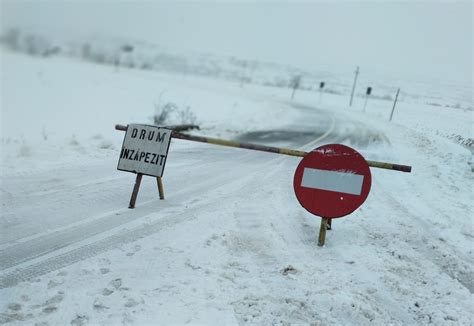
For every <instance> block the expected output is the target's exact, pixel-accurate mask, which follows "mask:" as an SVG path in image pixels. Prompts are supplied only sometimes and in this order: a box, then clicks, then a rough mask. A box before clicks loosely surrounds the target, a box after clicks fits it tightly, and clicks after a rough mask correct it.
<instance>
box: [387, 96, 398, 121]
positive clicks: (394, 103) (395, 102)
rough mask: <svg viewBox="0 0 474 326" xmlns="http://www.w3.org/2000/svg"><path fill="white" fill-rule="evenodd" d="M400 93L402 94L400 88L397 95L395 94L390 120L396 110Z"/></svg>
mask: <svg viewBox="0 0 474 326" xmlns="http://www.w3.org/2000/svg"><path fill="white" fill-rule="evenodd" d="M398 94H400V88H399V89H398V90H397V95H395V101H393V107H392V112H391V113H390V119H389V120H388V121H392V117H393V111H395V105H397V100H398Z"/></svg>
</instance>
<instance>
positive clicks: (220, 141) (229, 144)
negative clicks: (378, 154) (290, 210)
mask: <svg viewBox="0 0 474 326" xmlns="http://www.w3.org/2000/svg"><path fill="white" fill-rule="evenodd" d="M115 129H117V130H122V131H126V130H127V126H124V125H115ZM171 137H173V138H177V139H183V140H190V141H196V142H200V143H208V144H214V145H221V146H227V147H237V148H245V149H251V150H254V151H261V152H268V153H275V154H283V155H290V156H298V157H304V156H306V155H307V154H308V153H307V152H304V151H299V150H294V149H288V148H279V147H271V146H262V145H256V144H248V143H239V142H235V141H230V140H224V139H217V138H210V137H202V136H192V135H185V134H182V133H179V132H176V131H172V133H171ZM367 164H368V165H369V166H370V167H373V168H379V169H387V170H395V171H401V172H411V166H408V165H401V164H392V163H385V162H376V161H367Z"/></svg>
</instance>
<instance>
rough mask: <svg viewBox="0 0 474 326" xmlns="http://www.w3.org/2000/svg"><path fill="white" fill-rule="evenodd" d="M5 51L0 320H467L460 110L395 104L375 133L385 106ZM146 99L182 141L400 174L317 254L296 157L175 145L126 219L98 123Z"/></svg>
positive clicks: (128, 119)
mask: <svg viewBox="0 0 474 326" xmlns="http://www.w3.org/2000/svg"><path fill="white" fill-rule="evenodd" d="M1 51H2V52H0V54H1V73H0V75H1V77H0V78H1V119H2V124H1V128H2V129H1V130H2V133H1V147H0V148H1V157H2V161H1V179H0V180H1V184H0V189H1V196H2V197H1V204H2V212H1V218H0V223H1V238H0V264H1V271H0V323H2V324H8V325H34V324H36V325H69V324H71V325H86V324H92V325H94V324H109V325H120V324H127V325H128V324H132V325H143V324H188V323H189V324H215V325H222V324H264V325H268V324H293V323H296V324H301V323H303V324H314V325H331V324H340V325H368V324H374V325H389V324H390V325H412V324H429V323H433V324H435V325H472V323H473V313H474V312H473V305H472V299H473V298H472V292H473V291H474V281H473V267H474V256H473V239H474V230H473V214H472V212H473V203H474V198H473V197H474V196H473V188H472V185H473V181H474V172H473V167H472V160H473V154H472V144H471V147H469V145H466V140H469V139H471V140H472V138H473V137H474V135H473V133H474V131H473V116H472V113H473V111H472V96H471V103H470V109H469V108H467V107H466V104H465V103H466V102H462V101H465V97H464V98H463V99H462V100H459V101H460V102H462V103H463V105H462V107H461V108H454V107H446V106H434V105H427V104H423V103H426V102H429V101H430V99H426V100H423V101H420V103H414V102H410V101H407V102H405V101H403V99H402V101H401V102H399V103H398V105H397V109H396V112H395V114H394V118H393V121H392V122H388V117H389V115H390V110H391V106H392V102H390V101H386V100H381V99H375V98H373V99H369V102H368V105H367V108H366V110H365V112H364V110H363V102H364V99H363V98H359V97H357V98H356V99H355V102H354V105H353V106H352V107H348V105H347V104H348V101H349V97H348V95H347V94H343V95H337V94H329V93H324V94H323V95H322V98H321V99H320V97H319V94H318V93H317V92H314V91H297V92H296V96H295V98H294V100H292V101H291V100H290V95H291V90H290V89H288V88H278V87H264V86H262V85H253V84H246V85H244V87H240V85H239V83H238V82H231V81H223V80H216V79H210V78H205V77H196V76H192V75H186V74H172V73H158V72H147V71H140V70H132V69H126V68H123V67H120V68H118V69H117V68H114V67H113V66H103V65H98V64H93V63H85V62H81V61H78V60H73V59H71V58H69V59H68V58H56V57H55V58H50V59H44V58H34V57H29V56H26V55H23V54H14V53H11V52H9V51H7V50H5V49H2V50H1ZM412 85H415V84H412ZM424 87H426V85H425V86H424ZM468 88H469V89H471V90H472V85H468ZM405 91H407V92H410V93H413V94H417V92H418V90H417V89H411V90H405ZM457 91H458V89H457V88H456V87H454V86H453V88H452V94H454V95H453V96H455V94H457ZM433 92H434V93H435V94H437V93H436V88H435V87H433ZM444 92H446V89H445V90H444ZM463 94H465V93H463ZM162 103H174V104H175V105H176V107H177V108H179V110H181V111H180V112H185V110H186V109H187V108H189V111H188V112H192V113H193V115H194V118H195V119H194V120H195V122H197V123H198V124H199V125H200V126H201V130H199V131H193V132H192V133H194V134H200V135H208V136H214V137H224V138H227V139H238V140H239V139H240V140H246V141H255V142H260V143H265V144H268V145H273V146H285V147H289V148H294V149H304V150H311V149H312V148H315V147H317V146H319V145H322V144H328V143H342V144H346V145H349V146H352V147H354V148H355V149H356V150H358V151H359V152H360V153H362V154H363V155H364V156H365V158H366V159H367V160H374V161H383V162H391V163H399V164H406V165H411V166H412V167H413V171H412V173H410V174H408V173H401V172H395V171H388V170H381V169H371V171H372V190H371V193H370V194H369V197H368V199H367V201H366V202H365V203H364V205H363V206H362V207H361V208H359V209H358V210H357V211H355V212H354V213H353V214H351V215H350V216H348V217H345V218H341V219H337V220H334V221H333V230H331V231H328V234H327V239H326V246H325V247H323V248H321V247H318V246H317V241H316V240H317V235H318V232H319V224H320V219H319V218H317V217H315V216H312V215H310V214H309V213H308V212H307V211H306V210H304V209H303V208H302V207H301V206H299V204H298V202H297V200H296V198H295V195H294V193H293V187H292V180H293V173H294V170H295V169H296V166H297V165H298V162H299V161H300V159H299V158H295V157H287V156H279V155H276V154H269V153H261V152H253V151H246V150H242V149H234V148H226V147H219V146H214V145H207V144H199V143H192V142H186V141H182V140H172V143H171V147H170V152H169V157H168V161H167V165H166V169H165V173H164V177H163V182H164V186H165V196H166V199H165V200H164V201H160V200H159V199H158V193H157V189H156V182H155V180H153V178H149V177H144V179H143V183H142V187H141V189H140V193H139V195H138V200H137V206H136V209H134V210H129V209H128V208H127V206H128V201H129V198H130V194H131V190H132V187H133V183H134V178H135V175H133V174H131V173H126V172H121V171H117V170H116V166H117V161H118V157H119V152H120V148H121V144H122V140H123V136H124V133H123V132H121V131H116V130H114V125H115V124H116V123H121V124H127V123H146V124H150V123H152V116H153V114H154V113H155V105H161V104H162ZM468 104H469V103H468ZM185 118H189V115H188V116H185V115H179V114H177V115H176V116H173V117H172V121H170V123H180V122H182V121H183V119H185ZM173 119H174V120H173ZM269 134H277V135H280V136H279V137H277V138H265V135H269ZM287 135H288V136H287ZM471 142H472V141H471ZM462 143H464V144H462Z"/></svg>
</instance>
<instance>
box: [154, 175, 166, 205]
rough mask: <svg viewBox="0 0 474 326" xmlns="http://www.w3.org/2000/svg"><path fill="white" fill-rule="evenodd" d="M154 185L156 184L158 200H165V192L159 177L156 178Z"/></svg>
mask: <svg viewBox="0 0 474 326" xmlns="http://www.w3.org/2000/svg"><path fill="white" fill-rule="evenodd" d="M156 183H157V184H158V192H159V193H160V199H161V200H163V199H165V191H164V190H163V181H162V180H161V177H156Z"/></svg>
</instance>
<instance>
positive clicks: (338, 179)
mask: <svg viewBox="0 0 474 326" xmlns="http://www.w3.org/2000/svg"><path fill="white" fill-rule="evenodd" d="M363 182H364V176H363V175H360V174H354V173H349V172H339V171H329V170H319V169H311V168H304V171H303V178H302V180H301V187H305V188H312V189H320V190H327V191H335V192H342V193H346V194H351V195H360V193H361V191H362V183H363Z"/></svg>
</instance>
